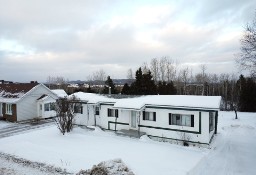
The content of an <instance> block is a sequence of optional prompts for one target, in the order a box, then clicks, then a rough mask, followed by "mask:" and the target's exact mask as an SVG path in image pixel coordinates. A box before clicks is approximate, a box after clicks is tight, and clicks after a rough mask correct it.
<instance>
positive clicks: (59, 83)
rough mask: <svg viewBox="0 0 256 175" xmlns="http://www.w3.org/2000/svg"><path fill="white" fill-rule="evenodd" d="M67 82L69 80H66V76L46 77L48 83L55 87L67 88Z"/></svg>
mask: <svg viewBox="0 0 256 175" xmlns="http://www.w3.org/2000/svg"><path fill="white" fill-rule="evenodd" d="M67 82H68V80H67V79H66V80H65V78H64V77H62V76H55V77H54V76H48V77H47V78H46V84H48V86H49V88H51V87H53V88H62V89H65V87H66V84H67Z"/></svg>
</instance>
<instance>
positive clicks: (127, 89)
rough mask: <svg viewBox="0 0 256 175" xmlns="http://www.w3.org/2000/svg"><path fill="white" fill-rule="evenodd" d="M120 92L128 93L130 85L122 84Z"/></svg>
mask: <svg viewBox="0 0 256 175" xmlns="http://www.w3.org/2000/svg"><path fill="white" fill-rule="evenodd" d="M121 93H122V94H124V95H129V94H130V87H129V85H128V84H127V83H125V84H124V87H123V89H122V92H121Z"/></svg>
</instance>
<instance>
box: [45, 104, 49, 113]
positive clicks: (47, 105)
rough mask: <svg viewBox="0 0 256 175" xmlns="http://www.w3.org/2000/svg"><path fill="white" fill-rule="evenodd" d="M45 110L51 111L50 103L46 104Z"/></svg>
mask: <svg viewBox="0 0 256 175" xmlns="http://www.w3.org/2000/svg"><path fill="white" fill-rule="evenodd" d="M44 111H50V103H45V104H44Z"/></svg>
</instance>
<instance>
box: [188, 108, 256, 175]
mask: <svg viewBox="0 0 256 175" xmlns="http://www.w3.org/2000/svg"><path fill="white" fill-rule="evenodd" d="M239 114H240V117H239V119H238V120H235V119H233V118H234V114H233V113H225V112H222V113H221V115H220V123H219V132H218V136H217V137H215V139H216V140H215V141H214V143H213V145H212V149H213V150H212V151H211V152H210V153H209V155H208V156H206V157H205V159H202V161H201V163H199V164H198V165H197V166H196V168H195V171H194V172H193V173H191V174H199V175H205V174H207V175H216V174H223V175H228V174H232V175H233V174H246V175H253V174H256V169H255V162H256V115H255V113H251V114H250V113H239Z"/></svg>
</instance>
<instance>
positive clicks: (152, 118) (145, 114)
mask: <svg viewBox="0 0 256 175" xmlns="http://www.w3.org/2000/svg"><path fill="white" fill-rule="evenodd" d="M143 120H149V121H156V112H147V111H143Z"/></svg>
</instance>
